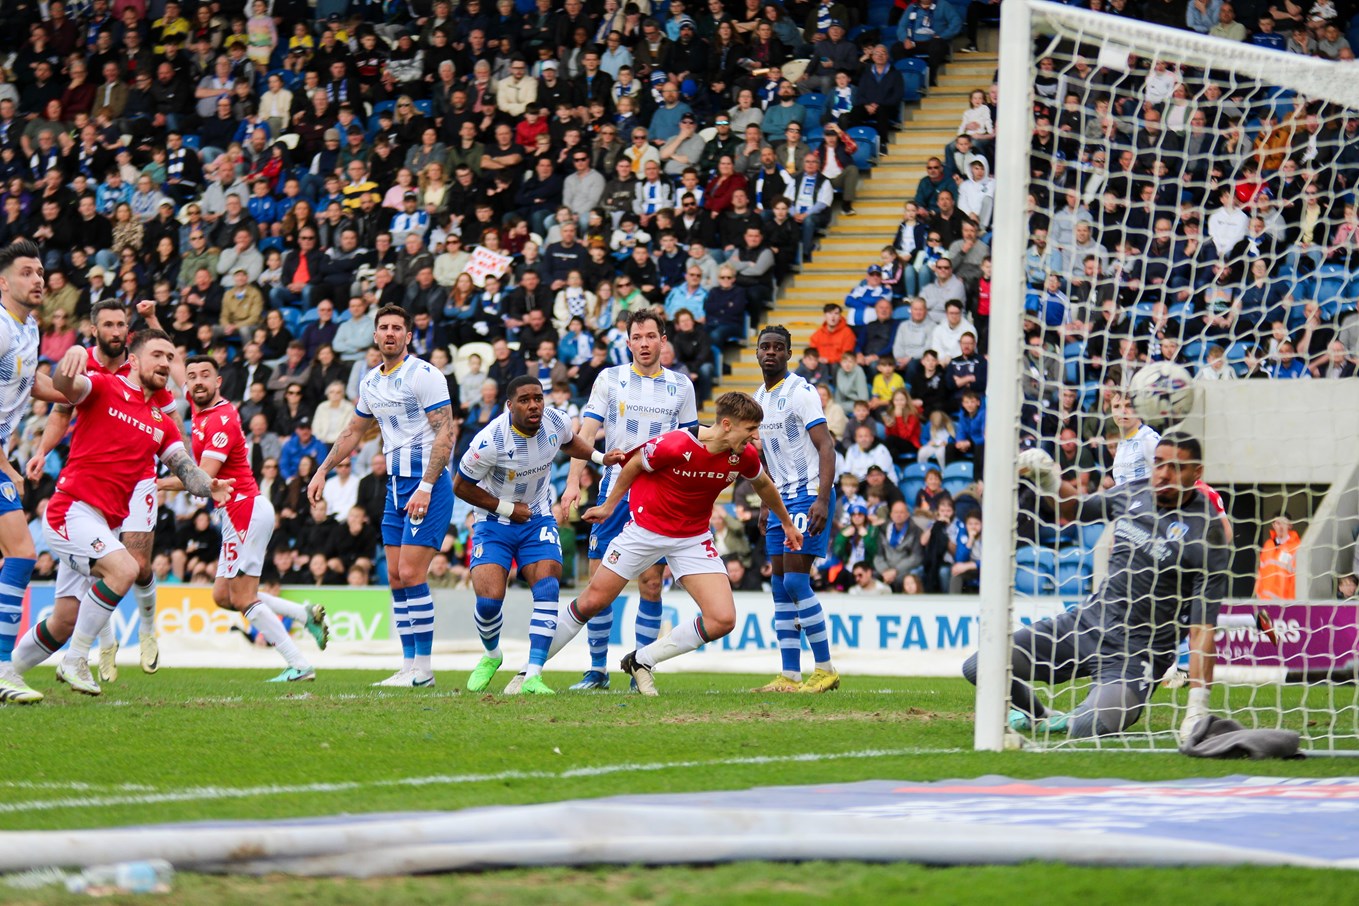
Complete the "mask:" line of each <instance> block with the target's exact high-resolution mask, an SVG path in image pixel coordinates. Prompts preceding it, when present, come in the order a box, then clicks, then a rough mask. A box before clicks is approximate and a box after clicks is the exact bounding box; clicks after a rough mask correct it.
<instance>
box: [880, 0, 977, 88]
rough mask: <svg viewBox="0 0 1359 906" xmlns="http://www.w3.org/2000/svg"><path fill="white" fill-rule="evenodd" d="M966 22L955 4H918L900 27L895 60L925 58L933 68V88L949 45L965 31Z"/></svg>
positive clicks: (919, 1) (918, 0) (923, 1)
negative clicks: (959, 33) (963, 29)
mask: <svg viewBox="0 0 1359 906" xmlns="http://www.w3.org/2000/svg"><path fill="white" fill-rule="evenodd" d="M962 28H963V20H962V18H961V17H959V15H958V10H957V8H956V7H954V5H953V4H952V3H947V2H945V3H936V2H935V0H916V2H915V3H913V4H912V5H911V6H908V7H907V8H906V12H904V13H902V16H901V21H900V22H898V23H897V43H896V45H895V46H893V47H892V59H893V60H903V59H905V58H906V57H925V58H926V59H927V60H929V64H930V87H931V88H933V87H935V86H936V85H937V84H938V80H939V70H940V68H941V67H942V66H943V65H944V61H945V60H946V59H947V58H948V48H949V42H950V41H952V40H953V39H954V38H955V37H957V35H958V32H960V31H962Z"/></svg>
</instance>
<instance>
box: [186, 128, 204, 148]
mask: <svg viewBox="0 0 1359 906" xmlns="http://www.w3.org/2000/svg"><path fill="white" fill-rule="evenodd" d="M184 147H186V148H191V149H193V150H194V151H201V150H202V149H203V137H202V136H200V135H199V134H198V133H197V132H186V133H184Z"/></svg>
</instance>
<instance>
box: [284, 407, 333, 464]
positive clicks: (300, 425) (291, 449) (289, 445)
mask: <svg viewBox="0 0 1359 906" xmlns="http://www.w3.org/2000/svg"><path fill="white" fill-rule="evenodd" d="M328 452H330V448H329V447H327V446H326V445H325V444H323V443H321V441H320V439H319V438H318V437H316V435H314V434H312V433H311V419H310V418H308V417H307V416H305V415H304V416H302V417H301V418H299V419H298V420H297V422H296V424H294V425H293V433H292V436H291V437H289V438H288V439H287V440H285V441H284V442H283V449H282V450H281V451H279V454H278V471H279V474H281V475H282V476H283V477H284V478H285V479H291V478H292V477H293V476H294V475H296V474H297V464H298V463H299V462H301V461H302V457H303V456H310V457H311V458H312V459H315V460H316V461H317V462H323V461H324V460H325V458H326V454H327V453H328Z"/></svg>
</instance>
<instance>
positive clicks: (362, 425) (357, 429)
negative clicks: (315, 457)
mask: <svg viewBox="0 0 1359 906" xmlns="http://www.w3.org/2000/svg"><path fill="white" fill-rule="evenodd" d="M371 422H372V419H368V418H364V417H363V416H362V415H353V416H350V419H349V424H347V425H345V426H344V430H343V431H341V432H340V436H339V437H337V438H335V443H334V444H332V445H331V447H330V452H329V453H327V454H326V460H325V462H323V463H321V466H320V468H318V469H317V470H316V472H317V474H319V475H325V474H326V473H327V472H329V471H330V470H331V469H333V468H335V465H336V464H337V463H338V462H340V460H342V459H348V458H349V454H351V453H353V452H354V450H356V449H357V448H358V446H359V441H361V440H363V434H364V432H365V431H367V430H368V425H369V424H371Z"/></svg>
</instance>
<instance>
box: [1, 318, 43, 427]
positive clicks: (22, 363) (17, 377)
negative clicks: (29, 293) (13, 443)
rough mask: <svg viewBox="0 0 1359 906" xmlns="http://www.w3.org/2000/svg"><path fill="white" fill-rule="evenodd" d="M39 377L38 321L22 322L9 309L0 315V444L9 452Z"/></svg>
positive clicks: (30, 319)
mask: <svg viewBox="0 0 1359 906" xmlns="http://www.w3.org/2000/svg"><path fill="white" fill-rule="evenodd" d="M37 374H38V321H37V319H36V318H35V317H34V316H33V315H31V314H30V315H29V316H28V317H27V318H25V319H24V320H22V321H20V320H19V319H18V318H15V317H14V316H13V315H12V314H10V313H9V311H8V310H6V311H4V312H0V445H3V447H4V449H5V450H6V451H8V450H9V441H10V438H11V437H13V436H14V432H15V430H16V429H17V428H18V427H19V421H20V419H22V418H23V417H24V413H26V412H27V411H28V404H29V402H30V399H31V395H32V392H33V381H34V379H35V378H36V377H37Z"/></svg>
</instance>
